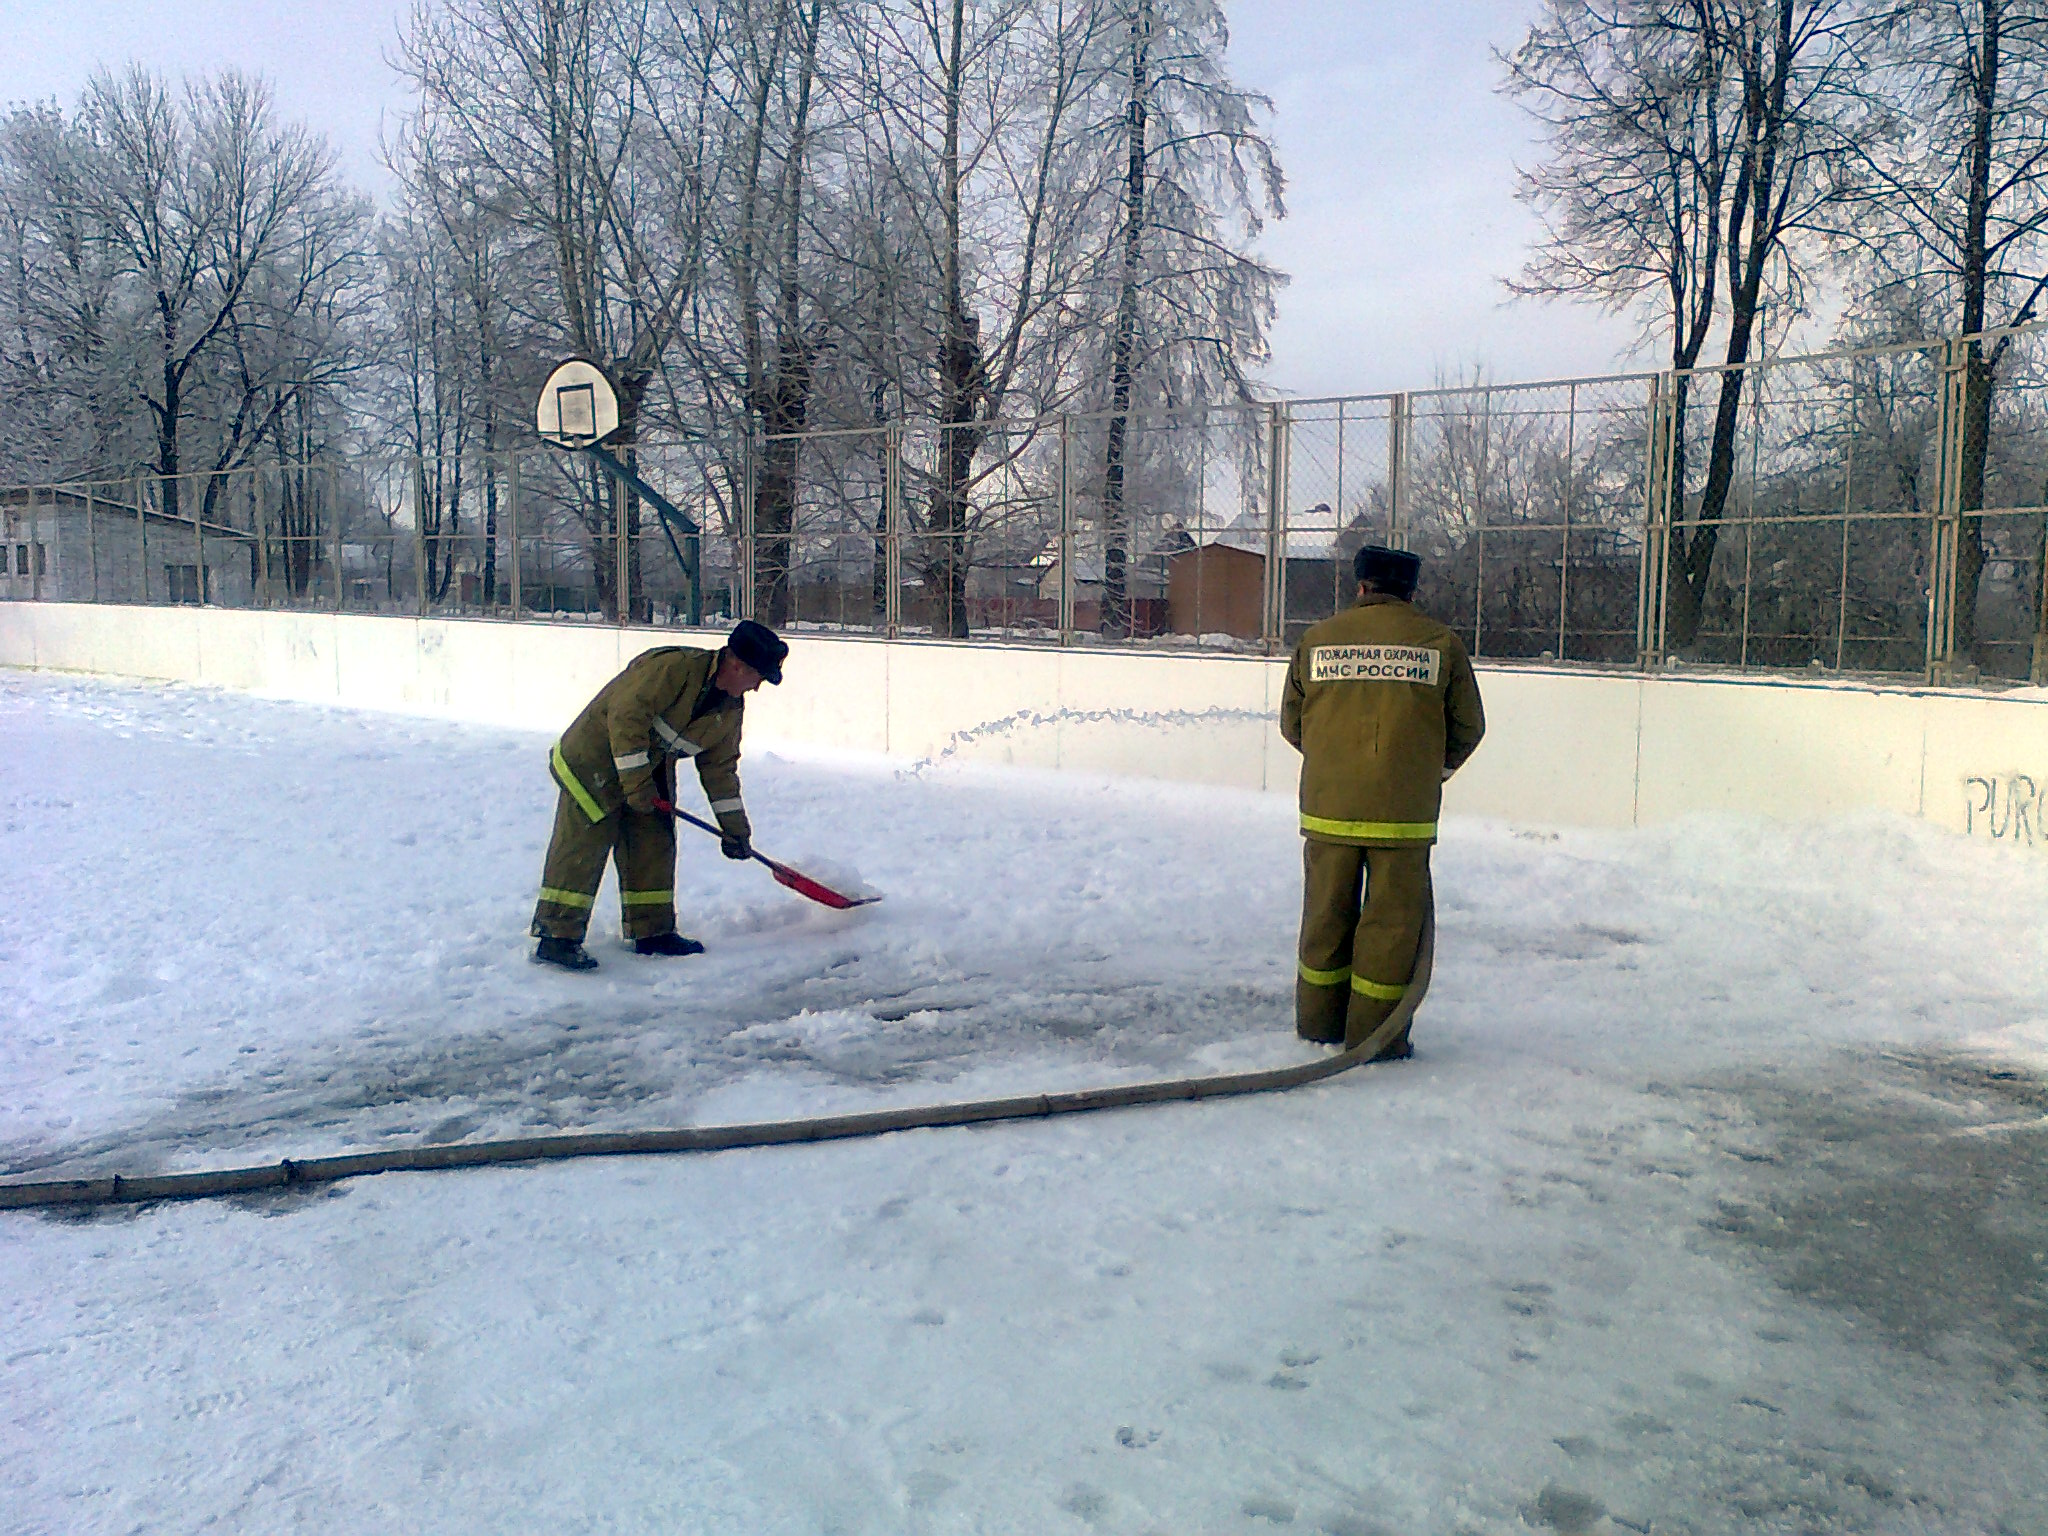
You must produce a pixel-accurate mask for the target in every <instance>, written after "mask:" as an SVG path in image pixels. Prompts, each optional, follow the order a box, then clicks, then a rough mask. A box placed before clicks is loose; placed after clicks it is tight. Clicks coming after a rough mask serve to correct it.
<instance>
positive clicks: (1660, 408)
mask: <svg viewBox="0 0 2048 1536" xmlns="http://www.w3.org/2000/svg"><path fill="white" fill-rule="evenodd" d="M1677 399H1678V380H1677V375H1675V374H1662V373H1660V374H1655V375H1653V376H1652V377H1651V379H1650V421H1649V433H1648V436H1647V438H1646V439H1645V442H1644V447H1643V560H1642V567H1641V569H1640V571H1639V572H1638V574H1637V580H1636V665H1637V666H1639V667H1641V668H1642V669H1643V670H1644V671H1649V670H1652V669H1653V668H1655V667H1656V666H1658V665H1659V664H1660V663H1661V662H1662V661H1663V659H1664V658H1663V652H1664V607H1665V596H1666V590H1667V586H1668V581H1669V571H1670V564H1671V502H1672V489H1673V488H1672V484H1671V471H1672V467H1673V451H1674V449H1675V448H1676V446H1677V445H1676V443H1675V441H1674V438H1675V433H1674V430H1673V429H1674V425H1675V421H1676V417H1677Z"/></svg>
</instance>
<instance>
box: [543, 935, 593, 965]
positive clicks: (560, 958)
mask: <svg viewBox="0 0 2048 1536" xmlns="http://www.w3.org/2000/svg"><path fill="white" fill-rule="evenodd" d="M533 958H534V963H535V964H537V965H558V966H560V967H561V968H562V969H563V970H565V971H594V970H596V969H597V961H596V959H594V958H593V957H592V956H591V954H590V953H589V951H587V950H586V949H584V947H583V941H582V940H581V939H542V940H541V941H540V943H539V944H537V945H535V946H534V950H533Z"/></svg>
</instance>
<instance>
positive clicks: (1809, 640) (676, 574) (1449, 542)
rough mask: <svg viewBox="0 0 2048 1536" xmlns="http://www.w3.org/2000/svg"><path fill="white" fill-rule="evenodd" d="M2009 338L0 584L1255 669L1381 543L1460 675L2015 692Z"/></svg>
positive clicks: (679, 475)
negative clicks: (1413, 566) (1177, 659)
mask: <svg viewBox="0 0 2048 1536" xmlns="http://www.w3.org/2000/svg"><path fill="white" fill-rule="evenodd" d="M2043 330H2044V328H2043V327H2035V328H2031V329H2029V330H2027V331H2025V332H2019V333H2014V334H2013V335H2012V336H2011V337H2010V338H2007V339H2006V342H2007V345H2006V351H2005V353H2004V356H2003V357H2002V359H2001V362H2000V369H1999V382H1998V388H1997V390H1996V392H1995V394H1994V395H1993V396H1992V398H1991V408H1990V410H1989V412H1988V414H1987V412H1986V411H1985V410H1984V409H1983V408H1982V405H1981V393H1980V399H1979V401H1978V402H1973V399H1972V396H1971V378H1972V370H1971V366H1970V358H1971V345H1970V344H1968V343H1966V342H1964V341H1961V340H1955V339H1949V340H1942V341H1934V342H1924V343H1914V344H1902V345H1899V346H1892V347H1878V348H1867V349H1859V350H1854V351H1840V352H1831V353H1825V354H1819V355H1815V356H1808V357H1799V358H1787V359H1771V360H1767V361H1764V362H1760V363H1755V364H1751V365H1748V366H1746V367H1745V368H1743V369H1741V370H1723V369H1699V370H1693V371H1690V372H1671V371H1665V372H1644V373H1634V374H1617V375H1609V376H1605V377H1599V378H1583V379H1566V380H1560V381H1553V382H1547V383H1537V384H1492V383H1473V384H1468V385H1453V386H1448V387H1441V388H1436V389H1430V390H1420V391H1409V392H1397V393H1392V394H1382V395H1359V396H1345V397H1333V398H1329V399H1319V400H1292V401H1277V402H1270V403H1259V404H1238V405H1229V406H1209V407H1200V408H1189V409H1184V410H1178V411H1171V412H1165V411H1155V412H1133V413H1131V414H1130V415H1128V416H1127V417H1125V418H1124V419H1123V420H1122V421H1118V420H1117V419H1116V418H1115V417H1112V416H1110V415H1107V414H1101V413H1098V414H1066V415H1055V416H1048V417H1044V418H1039V419H1035V420H1030V421H1021V422H1020V421H999V422H975V423H967V424H960V425H945V424H940V423H933V422H888V423H880V424H876V425H873V426H861V427H852V428H842V429H834V430H829V431H816V432H808V433H803V434H795V435H785V436H751V437H750V436H747V435H745V434H735V435H733V436H731V437H728V438H722V439H721V438H702V439H697V440H693V441H687V442H655V443H643V444H639V445H636V447H635V448H634V449H633V450H632V454H633V459H634V461H635V462H636V464H637V467H638V470H639V473H640V474H641V475H642V476H643V477H644V478H645V479H646V480H647V481H648V483H650V484H652V485H655V486H656V487H657V488H659V489H660V491H661V492H662V494H663V496H664V497H666V498H667V499H668V500H669V501H670V502H671V503H672V504H673V505H674V506H675V507H676V508H678V509H679V510H680V512H681V515H682V517H683V519H684V520H685V523H686V526H684V527H682V528H674V527H669V528H664V526H663V523H662V520H661V519H660V518H659V517H657V516H656V514H655V512H654V509H653V508H652V507H651V506H649V505H647V504H644V503H643V502H642V501H641V499H640V498H639V497H637V496H635V495H631V494H629V493H627V492H626V491H625V490H624V489H623V488H621V487H620V486H619V485H618V484H617V483H616V482H615V481H613V480H611V479H609V478H607V477H606V476H604V475H603V474H602V473H601V472H600V471H599V470H598V469H597V467H596V466H595V465H593V464H591V463H590V462H588V461H587V460H585V459H583V458H581V457H576V456H565V455H562V454H559V453H556V452H554V451H552V450H550V449H547V448H544V447H541V446H539V445H538V444H534V445H532V446H525V447H520V448H516V449H511V450H506V451H503V452H499V453H495V454H489V455H484V454H472V455H464V456H460V457H451V458H446V459H420V458H408V457H404V456H399V457H391V458H383V459H375V460H351V461H348V462H339V461H335V462H318V463H305V464H281V465H279V464H273V465H260V466H248V467H243V468H238V469H235V470H230V471H221V472H214V473H199V474H193V475H185V476H179V477H176V478H175V479H166V478H164V477H158V476H150V475H139V476H131V477H127V478H125V479H121V480H114V481H108V480H102V481H93V482H84V481H80V482H71V483H66V484H62V485H41V486H21V487H15V488H12V489H7V490H0V513H4V522H5V538H4V544H5V547H4V549H0V564H4V574H0V599H13V600H26V601H46V602H47V601H61V602H120V603H206V604H219V605H226V606H233V607H270V608H286V609H319V610H333V611H351V612H376V613H413V614H422V615H427V614H434V615H446V616H474V617H500V618H517V619H529V620H531V619H541V620H548V619H552V620H559V621H581V622H618V621H620V620H621V618H625V619H629V620H630V621H632V622H634V623H639V624H648V623H652V624H657V625H658V624H675V625H684V624H687V623H690V622H691V621H693V620H696V621H701V622H704V623H722V622H726V621H730V620H732V619H736V618H741V617H758V618H762V619H765V620H767V621H769V622H772V623H775V624H778V625H780V626H783V627H790V628H797V629H806V628H808V629H822V630H832V631H839V632H868V633H875V634H881V635H887V636H891V637H897V636H904V635H918V634H932V635H944V636H948V637H952V638H974V639H985V640H990V641H997V642H1009V643H1020V644H1059V645H1069V646H1071V645H1113V646H1127V647H1146V648H1160V647H1164V648H1172V647H1187V646H1196V647H1201V648H1204V649H1220V650H1243V651H1252V652H1272V651H1277V650H1281V649H1284V648H1285V647H1287V646H1289V645H1291V643H1292V642H1293V640H1294V639H1295V638H1296V637H1297V636H1298V635H1299V634H1300V633H1301V631H1302V630H1303V629H1304V628H1305V627H1306V626H1307V625H1309V624H1311V623H1313V622H1315V621H1316V620H1318V619H1321V618H1324V617H1326V616H1328V615H1329V614H1331V613H1333V612H1335V611H1336V610H1337V609H1339V608H1341V607H1343V606H1344V605H1345V604H1346V603H1347V602H1348V601H1349V600H1350V597H1351V593H1352V583H1351V578H1350V562H1351V557H1352V555H1353V553H1354V552H1355V551H1356V550H1357V548H1358V547H1359V546H1360V545H1361V544H1364V543H1368V542H1389V543H1395V544H1399V545H1403V546H1406V547H1409V548H1412V549H1415V550H1417V551H1418V552H1419V553H1421V554H1422V555H1423V556H1424V575H1423V584H1422V588H1421V591H1420V592H1419V594H1418V601H1419V602H1420V603H1421V604H1422V606H1423V607H1425V608H1426V609H1428V610H1429V611H1431V612H1433V613H1435V614H1436V615H1437V616H1439V617H1440V618H1442V619H1444V620H1445V621H1446V622H1448V623H1450V624H1451V625H1452V626H1453V627H1454V628H1456V629H1457V630H1458V631H1459V632H1460V633H1461V634H1462V635H1463V636H1464V637H1465V639H1466V641H1467V643H1468V645H1469V646H1470V647H1471V649H1472V651H1473V653H1474V654H1475V655H1478V656H1481V657H1488V658H1494V659H1514V658H1526V659H1543V660H1550V661H1561V662H1577V663H1586V664H1595V665H1610V666H1625V667H1638V668H1657V667H1665V666H1669V665H1674V664H1686V665H1693V666H1699V667H1712V668H1723V667H1725V668H1731V669H1747V670H1756V669H1770V670H1784V669H1792V668H1796V669H1802V670H1805V669H1816V668H1817V669H1822V670H1825V671H1830V672H1844V673H1877V674H1888V675H1916V674H1917V675H1919V676H1922V677H1924V678H1928V679H1934V680H1943V681H1970V680H1974V679H1976V678H1979V677H1983V678H2002V679H2027V678H2031V679H2033V680H2035V681H2037V682H2038V681H2048V624H2044V611H2048V603H2044V601H2043V596H2044V593H2043V581H2044V542H2048V507H2044V502H2048V367H2044V359H2043V349H2042V348H2040V347H2039V346H2038V345H2037V344H2036V343H2037V342H2038V339H2039V337H2040V336H2041V335H2042V333H2043ZM1980 345H1981V343H1980ZM1731 373H1732V374H1733V375H1734V378H1733V387H1731V385H1730V382H1729V375H1731ZM621 451H623V450H621Z"/></svg>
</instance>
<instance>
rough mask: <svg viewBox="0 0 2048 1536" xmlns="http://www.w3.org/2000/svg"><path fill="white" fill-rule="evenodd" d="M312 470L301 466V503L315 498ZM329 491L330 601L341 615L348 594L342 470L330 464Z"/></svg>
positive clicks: (309, 466) (328, 471) (328, 475)
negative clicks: (344, 563)
mask: <svg viewBox="0 0 2048 1536" xmlns="http://www.w3.org/2000/svg"><path fill="white" fill-rule="evenodd" d="M311 469H312V466H311V465H310V464H301V465H300V466H299V500H300V501H301V503H304V502H307V501H310V500H311V499H312V497H313V492H312V489H311V486H310V484H309V482H310V479H311V476H310V471H311ZM327 491H328V496H327V522H328V526H329V527H330V528H332V530H333V542H334V576H333V583H334V593H333V596H332V597H331V598H330V599H329V601H330V602H331V603H333V605H334V611H335V612H336V613H339V612H341V609H342V604H343V601H344V600H345V599H346V597H347V594H348V579H347V573H346V572H345V570H344V569H343V560H344V558H345V550H344V548H343V545H342V528H341V468H340V466H339V465H335V464H330V465H328V466H327Z"/></svg>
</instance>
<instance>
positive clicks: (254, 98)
mask: <svg viewBox="0 0 2048 1536" xmlns="http://www.w3.org/2000/svg"><path fill="white" fill-rule="evenodd" d="M80 127H81V132H82V134H83V137H84V140H85V143H86V149H87V166H88V171H87V174H86V175H85V176H84V177H83V178H81V181H80V184H79V187H78V195H79V197H80V198H81V199H82V200H83V206H82V210H81V211H82V212H83V213H84V214H85V215H86V216H87V217H89V219H90V221H91V224H92V228H93V237H94V238H95V239H97V240H99V241H101V242H103V244H104V245H105V247H106V248H107V249H108V250H109V251H111V252H112V253H113V259H114V263H115V270H116V272H117V273H118V281H119V286H120V287H121V288H124V289H125V290H126V291H127V293H128V295H129V297H130V300H131V303H132V305H133V310H132V311H131V312H132V313H133V314H134V318H135V321H136V322H137V323H138V324H139V325H146V327H147V330H148V335H149V341H148V343H147V345H148V347H149V349H150V352H151V354H152V356H151V361H150V363H149V364H148V365H147V366H146V367H143V368H140V369H138V371H137V373H136V375H135V388H136V391H137V394H138V395H139V397H140V399H141V401H142V403H143V405H144V406H145V407H146V408H147V410H148V412H149V416H150V418H151V423H152V426H153V429H154V439H155V453H154V455H153V458H152V460H151V462H150V464H149V468H150V470H151V471H152V472H153V473H155V474H157V475H159V476H161V477H163V479H162V484H163V491H162V496H163V509H164V511H165V512H166V513H168V514H170V515H172V516H176V515H177V514H178V506H179V490H180V487H179V481H178V478H177V477H178V476H179V475H180V474H181V472H183V471H184V469H185V467H186V466H185V462H184V458H183V452H182V447H183V442H182V433H183V429H184V426H185V422H186V417H187V415H188V412H189V409H190V403H189V401H188V399H187V394H188V390H189V389H190V388H191V386H192V385H193V384H195V383H196V382H197V375H198V373H199V370H200V369H201V366H202V361H203V359H205V358H206V356H207V354H208V353H209V351H210V350H211V349H213V348H216V347H218V346H219V345H221V343H222V341H223V338H224V337H225V336H226V335H227V333H228V332H229V330H230V327H231V326H232V325H233V324H234V323H235V321H236V319H237V316H238V315H240V314H243V313H246V306H247V305H248V304H249V302H250V300H251V287H252V285H253V284H255V283H256V282H257V281H258V280H259V275H260V274H262V273H263V272H264V271H265V269H266V267H267V266H268V264H269V263H270V262H271V260H272V259H273V258H274V257H276V256H277V255H278V254H279V253H280V251H281V250H282V249H283V248H284V247H285V246H287V245H288V244H289V243H290V242H291V241H293V240H294V239H295V238H296V237H297V236H298V234H299V232H300V221H301V220H302V219H303V217H304V216H305V215H306V214H307V213H308V211H309V210H310V208H311V207H312V206H313V205H315V204H316V203H318V202H320V201H321V200H322V199H324V198H326V197H328V196H330V195H331V188H332V183H333V182H334V179H335V160H334V154H333V151H332V150H331V149H329V148H328V146H327V145H326V144H325V143H324V142H323V141H321V140H319V139H317V138H315V137H313V136H312V135H311V134H309V133H307V132H306V131H305V130H304V129H302V128H299V127H297V126H296V125H281V124H279V123H277V122H276V121H275V118H274V113H273V109H272V105H271V99H270V92H269V89H268V87H267V86H265V85H263V84H262V83H261V82H260V81H256V80H252V79H250V78H248V77H246V76H243V75H240V74H236V73H234V72H232V71H229V72H225V73H223V74H221V75H219V76H218V77H215V78H213V79H211V80H205V81H199V82H194V83H191V84H188V85H187V87H186V89H185V92H184V96H183V100H182V101H179V100H176V99H174V98H173V96H172V94H171V91H170V88H169V87H168V86H167V85H166V84H165V83H164V81H162V80H161V79H160V78H158V77H156V76H154V75H151V74H149V73H148V72H146V71H144V70H142V69H140V68H132V69H130V70H128V71H127V72H126V73H125V74H122V75H118V76H116V75H110V74H105V73H102V74H99V75H96V76H94V77H93V79H92V81H91V83H90V84H89V85H88V86H87V87H86V93H85V101H84V104H83V107H82V108H81V112H80ZM145 317H146V318H145ZM138 339H139V338H138Z"/></svg>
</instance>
